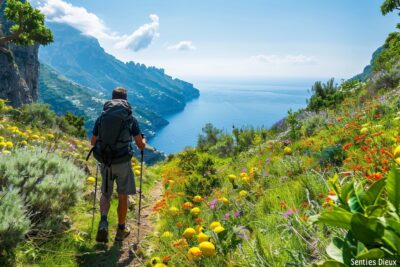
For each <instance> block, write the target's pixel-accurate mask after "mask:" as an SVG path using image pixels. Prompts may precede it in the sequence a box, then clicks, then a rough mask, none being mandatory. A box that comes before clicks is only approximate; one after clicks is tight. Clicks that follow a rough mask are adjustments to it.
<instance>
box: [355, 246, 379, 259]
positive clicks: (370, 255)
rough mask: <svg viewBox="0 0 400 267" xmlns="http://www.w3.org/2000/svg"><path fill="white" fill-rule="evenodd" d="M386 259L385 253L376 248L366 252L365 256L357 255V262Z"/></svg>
mask: <svg viewBox="0 0 400 267" xmlns="http://www.w3.org/2000/svg"><path fill="white" fill-rule="evenodd" d="M384 257H385V252H384V251H383V250H381V249H379V248H374V249H371V250H369V251H368V252H365V253H363V254H360V255H357V257H356V259H357V260H374V259H383V258H384Z"/></svg>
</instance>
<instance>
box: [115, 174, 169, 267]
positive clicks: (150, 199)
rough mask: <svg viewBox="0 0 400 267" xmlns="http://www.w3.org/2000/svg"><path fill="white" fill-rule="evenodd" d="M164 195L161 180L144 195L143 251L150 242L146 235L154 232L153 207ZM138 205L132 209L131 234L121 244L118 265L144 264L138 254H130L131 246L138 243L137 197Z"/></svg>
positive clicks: (141, 238)
mask: <svg viewBox="0 0 400 267" xmlns="http://www.w3.org/2000/svg"><path fill="white" fill-rule="evenodd" d="M161 197H162V183H161V181H158V182H157V183H156V184H155V185H154V187H153V188H152V189H151V190H150V191H149V193H148V194H145V195H144V198H142V210H141V226H140V241H141V246H140V247H141V248H142V251H145V250H146V245H147V244H148V243H147V242H146V237H148V235H149V234H151V233H152V232H153V229H154V227H153V224H152V221H151V217H152V214H153V211H152V208H153V206H154V203H155V202H156V201H157V200H159V199H160V198H161ZM135 201H136V205H135V210H134V211H130V213H131V214H134V218H132V217H133V216H131V217H130V218H129V220H128V223H127V224H128V225H129V227H130V229H131V234H130V235H129V237H128V238H127V239H126V240H124V242H123V244H122V245H121V249H120V251H119V252H120V257H119V261H118V263H117V266H121V267H122V266H142V262H143V260H142V259H141V258H140V257H139V258H138V257H136V255H130V253H129V247H130V246H131V245H132V244H134V243H136V241H137V212H138V208H139V203H138V198H135Z"/></svg>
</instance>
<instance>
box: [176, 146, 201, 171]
mask: <svg viewBox="0 0 400 267" xmlns="http://www.w3.org/2000/svg"><path fill="white" fill-rule="evenodd" d="M178 159H179V162H178V167H179V168H180V169H181V170H183V171H184V172H185V173H186V174H191V173H193V172H194V170H195V167H196V165H197V163H198V161H199V156H198V154H197V152H196V150H194V149H186V150H184V151H183V152H181V153H179V154H178Z"/></svg>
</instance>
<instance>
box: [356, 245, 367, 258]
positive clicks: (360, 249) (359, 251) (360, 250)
mask: <svg viewBox="0 0 400 267" xmlns="http://www.w3.org/2000/svg"><path fill="white" fill-rule="evenodd" d="M366 251H367V248H366V247H365V245H364V244H363V243H361V242H357V255H359V254H362V253H364V252H366Z"/></svg>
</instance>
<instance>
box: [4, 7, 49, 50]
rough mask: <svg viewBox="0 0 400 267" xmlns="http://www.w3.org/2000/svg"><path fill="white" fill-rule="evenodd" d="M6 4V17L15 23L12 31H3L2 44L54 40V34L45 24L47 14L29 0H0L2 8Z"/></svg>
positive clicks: (37, 42)
mask: <svg viewBox="0 0 400 267" xmlns="http://www.w3.org/2000/svg"><path fill="white" fill-rule="evenodd" d="M4 2H5V4H6V8H5V9H4V15H5V17H6V18H7V19H8V20H10V21H11V22H12V23H13V25H12V26H11V28H10V33H9V34H6V33H1V31H0V46H4V45H5V44H8V43H14V44H17V45H35V44H41V45H46V44H49V43H51V42H53V34H52V32H51V31H50V29H48V28H46V26H45V24H44V19H45V16H44V15H43V14H42V13H41V12H40V10H38V9H35V8H33V7H32V6H31V4H30V3H29V2H25V1H24V2H23V1H20V0H0V8H1V7H2V6H3V4H4ZM3 34H5V35H3Z"/></svg>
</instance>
